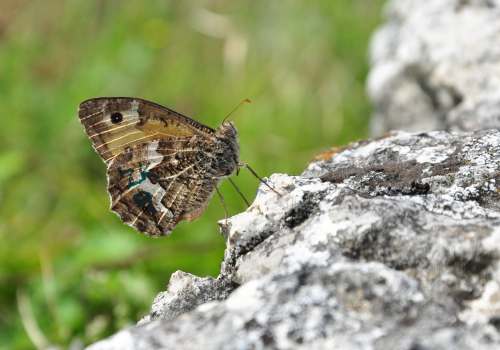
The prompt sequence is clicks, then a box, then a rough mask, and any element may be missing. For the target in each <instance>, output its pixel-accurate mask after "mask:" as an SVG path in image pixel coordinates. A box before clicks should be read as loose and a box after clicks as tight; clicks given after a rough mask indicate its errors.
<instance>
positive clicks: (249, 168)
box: [239, 163, 281, 197]
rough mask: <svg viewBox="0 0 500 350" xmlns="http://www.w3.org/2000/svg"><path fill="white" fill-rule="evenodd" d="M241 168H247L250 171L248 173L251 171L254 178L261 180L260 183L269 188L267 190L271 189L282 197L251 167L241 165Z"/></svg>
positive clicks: (279, 194) (245, 164)
mask: <svg viewBox="0 0 500 350" xmlns="http://www.w3.org/2000/svg"><path fill="white" fill-rule="evenodd" d="M239 167H245V168H247V169H248V171H250V172H251V173H252V175H253V176H255V177H256V178H257V179H259V181H260V182H261V183H263V184H264V185H266V186H267V188H269V189H270V190H271V191H273V192H274V193H276V194H277V195H278V196H279V197H281V193H279V192H278V191H276V190H275V189H274V188H273V187H272V186H271V185H269V183H268V182H267V181H266V180H264V179H263V178H261V177H260V176H259V175H258V174H257V173H256V172H255V170H253V169H252V168H251V167H250V165H248V164H247V163H240V164H239Z"/></svg>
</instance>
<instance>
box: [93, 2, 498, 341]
mask: <svg viewBox="0 0 500 350" xmlns="http://www.w3.org/2000/svg"><path fill="white" fill-rule="evenodd" d="M388 14H389V19H388V22H387V24H386V25H384V27H383V28H382V29H381V30H380V31H379V32H378V33H377V34H376V37H375V39H374V42H373V47H372V53H373V54H372V56H373V64H374V68H373V71H372V73H371V77H370V81H369V91H370V93H371V95H372V97H373V100H374V101H375V105H376V110H377V112H376V116H375V122H374V125H376V126H377V128H375V129H376V130H374V131H375V133H381V132H383V131H387V130H388V129H392V128H407V129H409V130H413V131H414V132H413V133H410V132H403V131H400V132H392V133H389V134H385V135H384V137H382V138H379V139H374V140H369V141H363V142H358V143H354V144H351V145H348V146H347V147H345V148H342V149H334V150H331V151H329V152H326V153H324V154H321V155H320V156H318V158H317V159H316V160H315V161H314V162H312V163H311V164H310V165H309V166H308V167H307V169H306V170H305V171H304V173H303V174H301V175H300V176H289V175H285V174H274V175H272V176H271V177H270V179H269V183H270V184H271V185H272V186H273V187H274V188H275V189H276V190H277V191H278V192H279V193H280V194H281V195H277V194H276V193H274V192H273V191H271V190H269V189H268V188H267V187H265V186H261V187H260V189H259V191H258V193H257V197H256V199H255V201H254V203H253V204H252V205H251V207H250V208H248V210H246V211H245V212H243V213H241V214H238V215H236V216H234V217H232V218H230V219H228V220H227V221H221V222H220V225H221V228H222V231H223V232H224V234H225V237H226V240H227V248H226V252H225V257H224V261H223V262H222V266H221V272H220V275H219V276H218V277H217V278H204V277H197V276H193V275H191V274H188V273H185V272H181V271H178V272H176V273H175V274H173V275H172V277H171V279H170V282H169V286H168V289H167V291H165V292H162V293H160V294H159V295H158V296H157V297H156V299H155V301H154V303H153V306H152V310H151V313H150V314H149V315H148V316H146V317H145V318H144V319H142V320H141V321H140V322H139V324H138V325H137V326H134V327H131V328H128V329H124V330H122V331H121V332H119V333H117V334H115V335H114V336H112V337H110V338H108V339H105V340H102V341H100V342H98V343H96V344H93V345H91V346H90V347H89V349H92V350H111V349H120V350H127V349H214V350H215V349H217V350H219V349H231V350H232V349H242V350H246V349H249V350H250V349H308V350H310V349H340V350H350V349H360V350H361V349H363V350H364V349H366V350H372V349H373V350H377V349H380V350H382V349H384V350H385V349H391V350H392V349H403V350H434V349H443V350H445V349H446V350H448V349H474V350H482V349H492V350H493V349H500V130H498V129H495V128H498V127H499V126H500V117H499V116H500V45H494V44H493V43H494V42H495V41H496V40H498V38H500V1H493V0H491V1H487V0H482V1H481V0H469V1H467V0H461V1H459V0H428V1H419V0H394V1H392V2H389V6H388ZM430 129H446V130H447V131H430V132H425V130H430ZM415 130H420V131H419V132H418V133H417V132H415Z"/></svg>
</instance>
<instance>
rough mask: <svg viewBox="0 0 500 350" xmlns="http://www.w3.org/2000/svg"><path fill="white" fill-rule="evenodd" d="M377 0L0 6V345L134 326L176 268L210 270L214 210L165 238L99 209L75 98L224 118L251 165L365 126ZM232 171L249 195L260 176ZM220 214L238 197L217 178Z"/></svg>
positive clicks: (86, 338)
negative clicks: (140, 101)
mask: <svg viewBox="0 0 500 350" xmlns="http://www.w3.org/2000/svg"><path fill="white" fill-rule="evenodd" d="M381 6H382V1H381V0H380V1H377V0H338V1H334V0H322V1H314V2H309V1H267V0H258V1H257V0H246V1H230V0H220V1H166V0H163V1H153V0H150V1H139V0H133V1H118V0H115V1H104V0H92V1H89V0H67V1H62V0H51V1H25V0H2V1H1V2H0V108H1V112H0V114H1V116H0V118H1V121H2V123H1V127H0V239H1V241H0V347H1V348H2V349H3V348H5V349H29V348H33V347H46V346H49V345H52V346H57V347H60V348H67V347H68V346H73V348H75V349H76V348H79V347H80V346H81V345H82V344H88V343H90V342H92V341H95V340H97V339H100V338H102V337H104V336H106V335H109V334H111V333H112V332H114V331H116V330H117V329H119V328H121V327H124V326H126V325H130V324H132V323H134V322H136V321H137V320H138V319H139V318H140V317H141V316H143V315H144V314H146V313H147V312H148V309H149V306H150V305H151V301H152V298H153V296H154V295H155V294H156V293H157V292H159V291H160V290H163V289H164V288H165V286H166V284H167V282H168V279H169V276H170V274H171V273H172V272H174V271H175V270H178V269H181V270H184V271H188V272H191V273H194V274H197V275H212V276H216V275H217V273H218V270H219V265H220V262H221V260H222V256H223V250H224V241H223V238H222V236H221V235H220V234H219V232H218V227H217V224H216V221H217V220H219V219H221V218H223V217H224V211H223V209H222V207H221V205H220V203H219V202H218V201H217V200H216V199H215V198H214V200H212V203H211V205H210V206H209V208H208V209H207V211H206V212H205V214H204V215H203V216H202V217H201V218H200V219H198V220H197V221H195V222H193V223H182V224H180V225H179V226H178V228H177V229H176V230H175V231H174V233H173V234H172V235H171V236H170V237H168V238H163V239H151V238H147V237H143V236H142V235H140V234H138V233H136V232H134V231H133V229H131V228H129V227H128V226H126V225H124V224H122V223H121V222H120V220H119V219H118V217H117V216H116V215H114V214H113V213H111V212H110V211H109V210H108V207H109V203H108V194H107V193H106V178H105V167H104V164H103V162H102V161H101V160H100V159H99V157H98V156H97V154H95V153H94V151H93V150H92V148H91V146H90V142H89V140H88V139H87V137H86V136H85V134H84V132H83V128H82V127H81V125H80V124H79V122H78V120H77V117H76V110H77V106H78V104H79V102H80V101H82V100H84V99H87V98H90V97H96V96H108V95H111V96H113V95H114V96H119V95H121V96H128V95H130V96H138V97H143V98H146V99H150V100H153V101H156V102H158V103H160V104H164V105H166V106H169V107H171V108H173V109H175V110H177V111H179V112H181V113H185V114H187V115H189V116H192V117H193V118H195V119H198V120H199V121H201V122H202V123H205V124H207V125H210V126H213V127H216V126H218V124H219V123H220V122H221V120H222V118H223V117H224V116H225V115H226V114H227V113H228V112H229V111H230V110H231V109H232V108H233V107H234V106H235V105H236V104H237V103H238V102H239V101H241V100H242V99H243V98H247V97H248V98H250V99H252V101H253V103H252V104H250V105H246V106H245V107H243V108H241V109H240V110H239V111H238V112H237V113H236V115H235V117H234V120H235V122H236V124H237V127H238V129H239V132H240V142H241V159H242V160H244V161H247V162H249V163H250V164H251V165H253V167H254V168H255V169H256V170H257V171H258V172H259V173H260V174H261V175H263V176H266V175H269V174H271V173H273V172H284V173H291V174H297V173H300V172H301V171H302V170H303V169H304V167H305V166H306V165H307V163H308V162H309V161H310V160H311V159H312V158H313V157H314V155H315V154H316V153H318V152H320V151H321V150H324V149H327V148H328V147H330V146H333V145H339V144H344V143H346V142H349V141H351V140H353V139H357V138H361V137H365V136H366V135H367V130H368V117H369V115H370V106H369V103H368V101H367V98H366V96H365V93H364V80H365V78H366V74H367V71H368V59H367V50H368V42H369V38H370V35H371V33H372V32H373V30H374V28H375V27H376V26H377V24H378V23H379V22H380V17H381ZM234 180H235V181H236V182H237V183H238V184H239V185H240V187H241V188H242V190H243V192H244V193H245V194H246V195H247V197H250V198H253V196H254V194H255V191H256V188H257V186H258V182H257V181H256V180H255V178H253V177H252V176H251V175H250V174H249V173H248V172H246V171H243V172H242V173H241V174H240V175H239V176H238V177H237V178H236V177H235V178H234ZM222 192H223V193H224V195H225V197H226V202H227V204H228V207H229V208H230V211H231V214H235V213H237V212H239V211H242V210H244V209H245V206H244V204H243V202H242V201H241V200H240V199H239V198H238V197H237V195H236V194H235V193H234V191H233V189H232V188H231V187H230V186H228V185H227V183H226V184H224V185H223V186H222Z"/></svg>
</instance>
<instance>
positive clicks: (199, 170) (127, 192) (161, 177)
mask: <svg viewBox="0 0 500 350" xmlns="http://www.w3.org/2000/svg"><path fill="white" fill-rule="evenodd" d="M78 116H79V119H80V122H81V123H82V124H83V126H84V128H85V131H86V133H87V135H88V137H89V138H90V140H91V142H92V146H93V147H94V149H95V150H96V152H97V153H98V154H99V155H100V156H101V158H102V159H103V160H104V162H105V163H106V166H107V180H108V192H109V195H110V201H111V210H112V211H114V212H115V213H117V214H118V216H119V217H120V218H121V220H122V221H123V222H125V223H126V224H128V225H130V226H132V227H134V228H135V229H137V230H138V231H140V232H143V233H145V234H146V235H149V236H164V235H168V234H169V233H171V232H172V230H173V229H174V228H175V226H176V225H177V224H178V223H179V222H180V221H181V220H188V221H191V220H194V219H196V218H197V217H199V216H200V215H201V214H202V213H203V211H204V210H205V208H206V206H207V204H208V202H209V200H210V198H211V197H212V195H213V193H214V191H215V190H216V189H217V185H218V183H219V182H220V181H221V180H222V179H223V178H225V177H228V176H229V175H231V174H233V173H234V172H235V171H236V170H238V169H239V166H240V162H239V144H238V132H237V131H236V128H235V126H234V125H233V123H232V122H230V121H223V122H222V124H221V125H220V126H219V127H218V128H217V129H213V128H210V127H208V126H206V125H203V124H201V123H199V122H197V121H195V120H193V119H191V118H189V117H187V116H185V115H182V114H180V113H177V112H175V111H173V110H171V109H169V108H166V107H163V106H161V105H159V104H156V103H154V102H150V101H147V100H143V99H140V98H131V97H98V98H92V99H89V100H86V101H84V102H82V103H81V104H80V107H79V110H78ZM252 172H253V171H252Z"/></svg>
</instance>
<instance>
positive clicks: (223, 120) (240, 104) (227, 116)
mask: <svg viewBox="0 0 500 350" xmlns="http://www.w3.org/2000/svg"><path fill="white" fill-rule="evenodd" d="M245 103H252V101H250V99H248V98H245V99H244V100H242V101H241V102H240V103H238V105H237V106H236V107H234V108H233V110H232V111H231V112H229V114H228V115H226V116H225V117H224V119H222V124H224V122H225V121H226V120H227V118H229V117H230V116H231V114H233V113H234V112H236V111H237V110H238V108H240V107H241V106H242V105H243V104H245Z"/></svg>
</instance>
